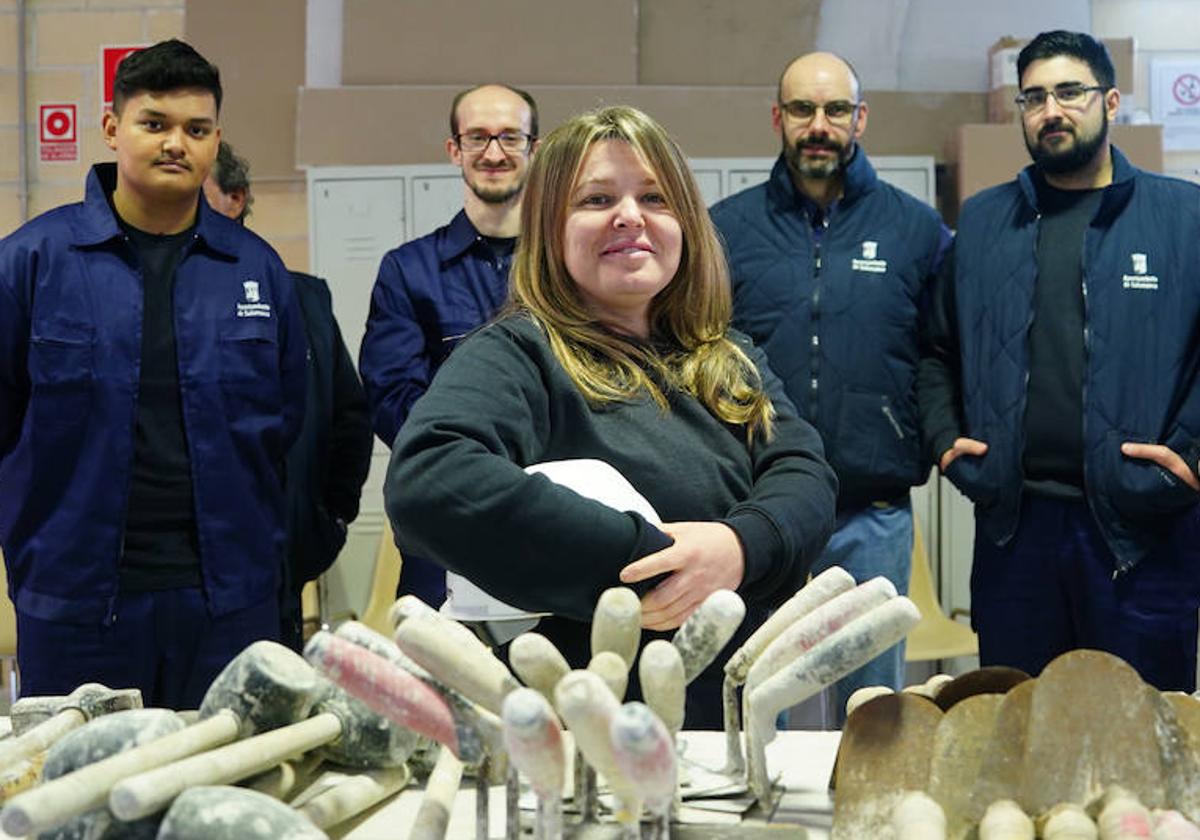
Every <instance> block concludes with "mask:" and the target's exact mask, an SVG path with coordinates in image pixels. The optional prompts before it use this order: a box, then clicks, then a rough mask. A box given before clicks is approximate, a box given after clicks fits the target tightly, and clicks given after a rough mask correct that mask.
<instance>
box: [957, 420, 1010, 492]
mask: <svg viewBox="0 0 1200 840" xmlns="http://www.w3.org/2000/svg"><path fill="white" fill-rule="evenodd" d="M981 434H982V435H983V437H982V438H977V440H982V441H983V442H984V443H989V444H990V443H991V442H992V435H991V434H989V430H988V429H986V428H985V429H983V431H982V432H981ZM967 437H971V436H970V435H967ZM989 455H990V450H989V452H987V453H984V454H983V455H959V456H958V457H957V458H955V459H954V460H953V461H951V462H950V466H948V467H947V468H946V478H948V479H950V483H951V484H953V485H954V486H955V487H957V488H958V489H959V492H961V493H962V494H963V495H964V496H966V497H967V498H968V499H970V500H971V501H972V502H974V503H975V504H976V505H979V506H980V507H988V506H990V505H991V504H993V503H994V502H995V501H996V499H998V498H999V496H1000V488H999V487H998V486H997V483H996V480H995V478H993V477H992V476H991V475H989V471H988V463H987V459H988V457H989Z"/></svg>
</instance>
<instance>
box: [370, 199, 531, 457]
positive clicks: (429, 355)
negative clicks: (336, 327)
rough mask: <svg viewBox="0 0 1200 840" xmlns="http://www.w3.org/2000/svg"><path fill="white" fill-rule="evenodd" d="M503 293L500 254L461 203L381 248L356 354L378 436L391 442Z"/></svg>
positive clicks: (504, 271) (505, 287) (496, 306)
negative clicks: (438, 220) (421, 230)
mask: <svg viewBox="0 0 1200 840" xmlns="http://www.w3.org/2000/svg"><path fill="white" fill-rule="evenodd" d="M507 294H508V265H507V262H501V261H497V260H496V258H495V257H494V256H493V254H492V249H491V247H490V246H489V245H488V244H487V243H486V242H484V241H483V238H482V237H481V236H480V234H479V231H477V230H476V229H475V226H474V225H473V224H471V220H470V219H468V218H467V214H466V212H465V211H459V212H458V214H457V215H456V216H455V217H454V218H453V219H452V220H451V221H450V224H448V225H446V226H444V227H440V228H438V229H437V230H435V231H434V232H433V233H430V234H428V235H426V236H422V237H421V238H419V239H414V240H412V241H411V242H406V243H404V244H403V245H401V246H400V247H399V248H394V249H393V250H391V251H388V252H387V254H385V255H384V257H383V262H382V263H381V264H380V266H379V276H378V277H377V279H376V280H375V288H374V290H373V291H372V292H371V313H370V316H369V317H368V318H367V331H366V334H365V335H364V336H363V343H362V350H361V351H360V353H359V359H358V367H359V372H360V373H361V374H362V379H363V386H364V387H365V388H366V391H367V403H368V405H369V406H370V409H371V425H372V427H373V428H374V429H375V434H377V435H379V438H380V439H381V440H382V441H383V442H384V443H386V444H387V445H388V446H391V445H392V441H393V440H395V439H396V432H397V431H399V429H400V426H401V425H402V424H403V423H404V421H405V419H406V418H407V417H408V413H409V412H410V411H411V410H412V407H413V403H415V402H416V401H417V400H418V399H419V398H420V397H421V395H422V394H424V393H425V391H426V389H428V388H429V383H430V382H431V381H432V380H433V375H434V374H435V373H436V372H437V369H438V368H439V367H440V366H441V364H442V362H443V361H445V359H446V356H448V355H449V354H450V351H451V350H452V349H454V345H455V344H457V343H458V342H459V341H460V340H462V338H463V337H464V336H466V335H467V333H469V332H471V331H472V330H474V329H476V328H477V327H479V326H481V325H482V324H484V323H486V322H487V321H488V320H490V319H491V317H492V316H493V315H495V314H496V311H497V310H498V309H499V308H500V306H501V305H502V304H503V303H504V300H505V298H506V297H507Z"/></svg>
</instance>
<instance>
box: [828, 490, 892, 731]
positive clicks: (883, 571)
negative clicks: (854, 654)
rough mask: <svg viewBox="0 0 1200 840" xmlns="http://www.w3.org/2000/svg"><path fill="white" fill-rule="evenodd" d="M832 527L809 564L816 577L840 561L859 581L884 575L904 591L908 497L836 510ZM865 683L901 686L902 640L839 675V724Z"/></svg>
mask: <svg viewBox="0 0 1200 840" xmlns="http://www.w3.org/2000/svg"><path fill="white" fill-rule="evenodd" d="M835 528H836V530H834V532H833V536H832V537H830V538H829V543H828V544H827V545H826V546H825V550H824V551H823V552H822V553H821V556H820V557H819V558H818V559H817V562H816V563H815V564H814V565H813V568H812V574H813V576H814V577H816V576H817V575H818V574H820V573H821V572H823V571H825V570H826V569H828V568H829V567H831V566H841V567H842V568H843V569H845V570H846V571H847V572H849V573H850V574H851V575H853V576H854V579H855V581H857V582H858V583H863V582H864V581H867V580H870V579H871V578H874V577H878V576H879V575H883V576H884V577H886V578H887V579H888V580H890V581H891V582H892V583H893V584H894V585H895V587H896V591H897V592H898V593H900V594H901V595H907V594H908V578H909V575H910V573H911V572H912V546H913V524H912V503H911V502H909V501H907V500H906V501H905V502H904V503H903V504H896V505H888V506H886V507H885V506H877V505H872V506H870V507H867V508H863V509H861V510H855V511H848V512H846V513H843V514H840V515H839V516H838V518H837V523H836V525H835ZM869 685H886V686H890V687H891V688H893V689H895V690H896V691H899V690H900V689H901V688H903V687H904V643H903V642H901V643H900V644H899V645H896V646H895V647H893V648H891V649H889V650H886V651H884V652H883V653H881V654H880V655H879V656H878V657H876V658H875V659H872V660H871V661H870V662H868V663H867V664H866V665H864V666H863V667H861V668H859V669H858V670H857V671H855V672H853V673H852V674H850V675H849V676H847V677H845V678H843V679H841V680H839V681H838V684H837V691H836V698H835V703H836V709H835V711H836V723H837V726H838V728H839V729H840V728H841V726H842V724H843V723H845V721H846V701H847V700H848V699H849V698H850V695H851V694H853V693H854V692H855V691H857V690H858V689H860V688H863V687H864V686H869ZM831 722H832V721H831Z"/></svg>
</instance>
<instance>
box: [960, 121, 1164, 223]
mask: <svg viewBox="0 0 1200 840" xmlns="http://www.w3.org/2000/svg"><path fill="white" fill-rule="evenodd" d="M1110 130H1111V134H1110V136H1111V138H1112V142H1113V144H1114V145H1116V146H1118V147H1119V148H1120V149H1121V151H1122V152H1123V153H1124V154H1125V156H1126V157H1128V158H1129V159H1130V161H1132V162H1133V163H1134V165H1136V166H1139V167H1141V168H1142V169H1147V170H1150V171H1151V172H1162V171H1163V145H1162V126H1161V125H1112V126H1110ZM948 157H952V158H953V159H954V160H955V165H954V169H955V178H956V181H957V189H956V192H957V196H958V201H959V204H960V205H961V203H962V202H963V201H965V200H966V199H967V198H969V197H970V196H972V195H974V194H975V193H977V192H979V191H980V190H982V189H986V188H987V187H992V186H995V185H996V184H1002V183H1004V182H1005V181H1011V180H1012V179H1013V178H1015V177H1016V175H1017V173H1018V172H1019V171H1020V170H1022V169H1024V168H1025V167H1026V166H1028V165H1029V152H1028V150H1026V148H1025V143H1024V141H1023V140H1022V138H1021V129H1020V128H1019V127H1018V126H1015V125H993V124H988V125H963V126H960V127H959V130H958V134H957V137H956V138H955V141H954V144H953V146H952V147H951V149H949V150H948Z"/></svg>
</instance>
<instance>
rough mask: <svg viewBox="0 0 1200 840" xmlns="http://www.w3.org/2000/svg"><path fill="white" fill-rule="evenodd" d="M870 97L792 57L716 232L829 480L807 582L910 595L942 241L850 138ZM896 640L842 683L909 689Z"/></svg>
mask: <svg viewBox="0 0 1200 840" xmlns="http://www.w3.org/2000/svg"><path fill="white" fill-rule="evenodd" d="M867 112H868V109H867V103H866V102H865V101H863V98H862V92H861V87H860V84H859V80H858V76H857V74H856V73H855V72H854V69H853V68H852V67H851V66H850V64H849V63H848V62H847V61H846V60H845V59H843V58H840V57H839V56H836V55H832V54H830V53H813V54H810V55H805V56H801V57H800V58H797V59H796V60H794V61H792V62H791V63H790V64H789V65H788V66H787V67H786V69H785V70H784V71H783V74H782V75H781V77H780V79H779V87H778V98H777V102H776V103H775V105H774V106H773V107H772V109H771V119H772V124H773V125H774V128H775V131H776V132H777V133H778V134H779V136H780V139H781V142H782V152H781V154H780V156H779V159H778V160H777V161H776V163H775V167H774V169H773V170H772V171H771V175H770V178H769V180H768V181H767V182H766V183H765V184H761V185H759V186H756V187H752V188H750V189H748V190H745V191H744V192H741V193H738V194H737V195H735V196H732V197H730V198H728V199H726V200H724V201H722V202H720V203H719V204H717V205H716V206H715V207H714V208H713V210H712V217H713V221H714V222H715V223H716V225H717V227H718V228H719V229H720V231H721V234H722V235H723V237H724V239H725V244H726V249H727V253H728V257H729V265H730V271H731V275H732V280H733V291H734V325H735V326H736V327H737V328H739V329H741V330H743V331H744V332H747V333H749V335H750V336H751V337H752V338H753V339H754V341H755V342H756V343H757V344H759V345H760V346H762V347H763V348H764V350H765V351H766V353H767V355H768V357H769V359H770V362H771V367H772V369H773V370H774V371H775V372H776V373H777V374H778V375H779V376H780V377H781V378H782V379H783V382H784V385H785V386H786V388H787V392H788V395H789V396H790V397H791V398H792V400H793V401H794V402H795V404H796V407H797V408H798V409H799V410H800V413H801V414H802V415H803V416H804V418H805V419H807V420H808V421H809V422H811V423H812V424H813V425H814V426H816V428H817V430H818V431H819V432H820V433H821V437H822V439H823V441H824V444H825V454H826V457H827V458H828V459H829V462H830V464H832V465H833V467H834V469H835V470H836V472H837V475H838V482H839V492H838V519H837V530H836V531H835V533H834V535H833V537H832V538H831V539H830V541H829V544H828V546H827V547H826V549H825V552H824V554H823V555H822V557H821V558H820V560H818V562H817V564H816V566H814V568H813V573H814V574H815V573H817V572H820V571H821V570H823V569H825V568H828V567H829V566H834V565H839V566H842V567H843V568H845V569H846V570H847V571H849V572H851V573H852V574H853V575H854V576H855V578H856V579H857V580H859V581H863V580H867V579H870V578H873V577H876V576H878V575H884V576H886V577H887V578H888V579H889V580H891V582H892V583H893V584H894V585H895V586H896V589H897V590H898V591H900V592H905V591H907V587H908V578H909V572H910V569H911V563H912V541H913V527H912V506H911V504H910V502H909V488H911V487H912V486H913V485H917V484H921V483H922V482H923V481H925V479H926V478H927V476H928V473H929V467H930V463H929V461H928V460H926V459H925V458H924V456H923V454H922V450H921V445H920V431H919V429H918V425H917V406H916V366H917V359H918V354H917V336H918V324H919V322H920V319H921V318H922V315H923V312H924V301H925V299H926V297H927V295H926V290H927V285H928V282H929V279H930V278H931V277H932V276H934V274H935V273H936V270H937V267H938V265H939V263H940V261H941V257H942V254H943V252H944V251H945V249H946V247H947V244H948V242H949V238H950V234H949V232H948V231H947V230H946V228H945V226H944V225H943V224H942V222H941V219H940V218H939V217H938V214H937V212H936V211H935V210H934V209H933V208H931V207H929V206H928V205H926V204H924V203H922V202H920V201H918V200H917V199H915V198H913V197H912V196H910V195H908V194H907V193H905V192H903V191H901V190H898V189H896V188H894V187H892V186H891V185H890V184H887V183H885V182H884V181H881V180H880V179H879V178H878V177H877V176H876V174H875V170H874V169H873V168H872V166H871V163H870V161H869V160H868V159H867V155H866V153H865V152H864V151H863V150H862V148H861V147H860V146H859V142H858V141H859V140H860V138H861V137H862V136H863V133H864V132H865V131H866V127H867ZM903 676H904V652H903V647H902V646H901V647H898V648H896V649H893V650H891V651H889V652H887V653H885V654H883V655H882V656H881V657H879V658H878V659H876V660H875V661H874V662H872V663H869V664H868V665H867V666H865V667H864V668H862V669H861V670H859V671H857V672H856V673H854V674H852V675H850V676H849V677H847V678H846V679H844V680H842V681H841V682H840V683H839V684H838V690H837V701H836V705H835V707H834V709H833V710H831V713H830V714H828V715H827V724H829V725H840V723H841V722H842V721H844V720H845V704H846V700H847V699H848V698H849V696H850V694H852V693H853V692H854V691H855V690H856V689H857V688H860V687H863V686H867V685H888V686H891V687H893V688H896V689H899V688H901V687H902V685H903Z"/></svg>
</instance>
